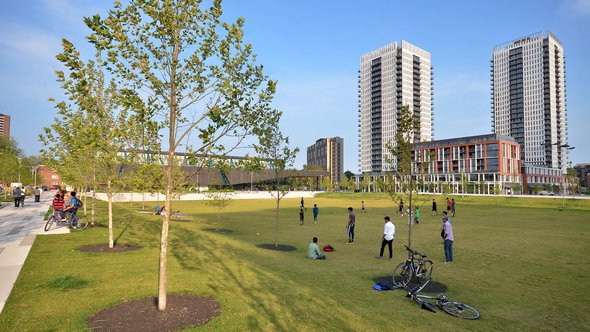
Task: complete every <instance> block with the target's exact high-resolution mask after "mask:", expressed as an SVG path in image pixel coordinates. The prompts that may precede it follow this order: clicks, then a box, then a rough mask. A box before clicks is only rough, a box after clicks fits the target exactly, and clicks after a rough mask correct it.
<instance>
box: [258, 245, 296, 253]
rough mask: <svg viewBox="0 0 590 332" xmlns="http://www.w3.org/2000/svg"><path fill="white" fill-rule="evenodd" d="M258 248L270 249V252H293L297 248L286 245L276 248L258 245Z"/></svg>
mask: <svg viewBox="0 0 590 332" xmlns="http://www.w3.org/2000/svg"><path fill="white" fill-rule="evenodd" d="M257 247H258V248H262V249H268V250H276V251H293V250H295V249H297V248H295V247H293V246H288V245H285V244H279V245H277V246H275V245H274V244H259V245H257Z"/></svg>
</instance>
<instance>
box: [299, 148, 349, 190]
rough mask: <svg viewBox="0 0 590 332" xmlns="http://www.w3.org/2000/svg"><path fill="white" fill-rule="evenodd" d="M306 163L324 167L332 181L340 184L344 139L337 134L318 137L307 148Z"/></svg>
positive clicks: (342, 174)
mask: <svg viewBox="0 0 590 332" xmlns="http://www.w3.org/2000/svg"><path fill="white" fill-rule="evenodd" d="M307 165H308V166H318V167H321V168H322V169H325V170H326V171H328V172H329V173H330V178H331V179H332V183H334V184H338V185H340V184H341V183H342V177H343V176H344V140H343V139H342V138H340V137H338V136H336V137H329V138H320V139H318V140H317V141H316V142H315V144H314V145H312V146H309V147H308V148H307Z"/></svg>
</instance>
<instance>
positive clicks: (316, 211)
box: [299, 197, 320, 226]
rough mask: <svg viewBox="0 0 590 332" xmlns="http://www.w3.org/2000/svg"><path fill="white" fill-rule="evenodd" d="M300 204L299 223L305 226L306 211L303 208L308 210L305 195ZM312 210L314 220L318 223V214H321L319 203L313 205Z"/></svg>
mask: <svg viewBox="0 0 590 332" xmlns="http://www.w3.org/2000/svg"><path fill="white" fill-rule="evenodd" d="M300 204H301V205H300V207H299V225H301V226H303V225H304V224H305V213H304V212H303V210H305V211H307V208H306V207H305V201H304V200H303V197H301V202H300ZM312 212H313V222H314V223H316V224H317V223H318V215H319V214H320V208H319V207H318V205H317V204H314V205H313V209H312Z"/></svg>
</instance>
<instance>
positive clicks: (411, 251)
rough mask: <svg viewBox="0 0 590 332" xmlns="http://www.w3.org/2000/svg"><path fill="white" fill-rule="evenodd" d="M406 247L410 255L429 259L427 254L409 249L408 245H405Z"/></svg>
mask: <svg viewBox="0 0 590 332" xmlns="http://www.w3.org/2000/svg"><path fill="white" fill-rule="evenodd" d="M404 247H406V249H407V250H408V251H409V252H410V253H412V255H420V256H422V258H425V257H427V255H426V254H423V253H421V252H419V251H416V250H414V249H412V248H410V247H408V246H407V245H405V244H404Z"/></svg>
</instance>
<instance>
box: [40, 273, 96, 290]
mask: <svg viewBox="0 0 590 332" xmlns="http://www.w3.org/2000/svg"><path fill="white" fill-rule="evenodd" d="M88 284H90V281H88V280H85V279H82V278H79V277H76V276H65V277H58V278H55V279H53V280H51V281H50V282H48V283H47V284H46V286H47V288H53V289H59V290H61V291H62V292H67V291H69V290H74V289H82V288H84V287H86V286H87V285H88Z"/></svg>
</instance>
